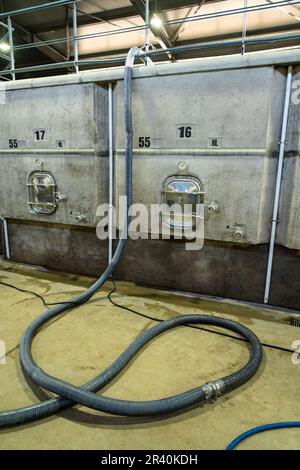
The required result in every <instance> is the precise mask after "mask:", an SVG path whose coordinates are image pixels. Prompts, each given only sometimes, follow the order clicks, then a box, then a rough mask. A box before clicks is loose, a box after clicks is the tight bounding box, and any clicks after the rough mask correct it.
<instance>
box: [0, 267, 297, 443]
mask: <svg viewBox="0 0 300 470" xmlns="http://www.w3.org/2000/svg"><path fill="white" fill-rule="evenodd" d="M0 281H3V282H7V283H10V284H13V285H16V286H18V287H21V288H24V289H27V290H33V291H35V292H38V293H39V294H41V295H43V296H44V297H45V299H46V300H47V301H48V302H55V301H64V300H68V299H69V298H70V297H71V296H74V295H76V294H78V293H79V292H81V291H82V290H83V289H84V288H86V287H87V286H88V285H90V283H91V279H88V278H83V277H78V276H72V275H62V274H56V273H48V272H46V271H43V270H37V269H33V268H31V267H29V266H21V265H13V264H8V263H5V262H0ZM110 287H111V286H110V285H109V284H107V286H106V288H105V289H104V290H103V291H102V292H101V293H98V294H97V295H96V296H95V298H94V299H92V301H90V302H89V304H87V305H85V306H83V307H82V308H80V309H76V310H74V311H73V312H69V313H68V314H66V315H65V316H64V317H62V318H61V319H59V321H54V322H52V323H51V324H50V325H48V326H47V327H46V328H44V330H43V331H42V332H41V333H40V334H39V335H38V336H37V338H36V339H35V341H34V357H35V358H36V360H37V363H38V364H39V365H40V366H41V367H43V368H44V369H45V370H46V371H47V372H48V373H50V374H52V375H56V376H58V377H60V378H63V379H65V380H67V381H70V382H72V383H74V384H78V385H79V384H81V383H84V382H86V381H88V380H89V379H90V378H92V377H93V376H95V375H96V374H97V373H98V372H99V371H100V370H103V369H104V368H105V367H106V366H107V365H109V364H110V363H111V362H112V361H113V360H114V359H115V358H116V356H117V355H119V354H120V353H121V352H122V351H123V349H124V348H125V347H126V346H127V345H128V344H129V343H130V342H131V341H132V340H133V339H134V338H135V337H136V336H137V335H138V334H139V333H140V332H142V331H144V330H145V329H147V328H149V327H150V326H151V325H152V324H153V322H151V321H148V320H146V319H143V318H141V317H138V316H136V315H134V314H131V313H128V312H125V311H124V310H121V309H118V308H116V307H114V306H112V305H111V304H110V303H109V302H108V300H107V299H106V294H107V292H108V290H109V289H110ZM0 298H1V303H0V339H1V340H3V341H5V342H6V345H7V351H8V357H7V364H6V365H0V382H1V387H0V402H1V409H2V410H9V409H12V408H17V407H22V406H24V405H29V404H31V403H37V402H38V399H37V397H36V395H35V394H34V393H33V392H32V390H31V389H30V387H29V386H28V385H27V383H26V381H25V380H24V378H23V375H22V372H21V370H20V367H19V359H18V354H19V351H18V344H19V340H20V336H21V334H22V332H23V331H24V329H25V328H26V326H27V325H28V324H29V323H30V322H31V321H32V320H33V319H34V318H35V317H36V316H37V315H39V314H40V313H41V312H43V311H44V307H43V305H42V304H41V302H40V300H38V299H37V298H35V297H33V296H32V295H29V294H24V293H20V292H17V291H15V290H12V289H11V288H8V287H4V286H3V285H0ZM115 299H116V300H117V301H118V302H119V303H121V304H123V305H126V306H129V307H132V308H134V309H136V310H139V311H141V312H145V313H148V314H150V315H152V316H158V317H160V318H165V319H167V318H170V317H172V316H175V315H179V314H186V313H205V314H212V315H222V316H224V317H226V318H231V319H233V320H237V321H240V322H242V323H244V324H245V325H246V326H248V327H249V328H251V329H252V330H253V331H255V332H256V334H257V335H258V336H259V338H260V339H261V341H263V342H266V343H272V344H274V345H277V346H282V347H285V348H291V344H292V342H293V341H294V340H297V339H300V329H299V328H295V327H292V326H289V325H287V324H286V323H285V322H286V316H285V315H283V314H282V313H279V312H276V311H274V310H268V311H267V312H266V311H265V310H261V309H259V308H257V307H254V306H251V307H250V306H245V305H243V306H241V305H239V304H238V303H236V302H235V303H233V302H221V303H220V302H216V301H213V300H200V299H193V298H187V297H183V296H178V295H175V294H173V293H168V292H163V291H158V290H154V289H146V288H143V287H137V286H135V285H134V284H131V283H124V282H122V283H121V282H120V283H118V293H117V294H116V295H115ZM264 352H265V356H264V360H263V364H262V366H261V369H260V371H259V373H258V374H257V375H256V377H255V378H253V379H252V380H251V381H250V382H249V383H247V384H246V385H244V386H243V387H241V388H240V389H238V390H236V391H235V392H233V393H230V394H229V395H226V396H224V397H222V398H221V399H219V400H218V401H217V402H216V403H213V404H208V405H205V406H203V407H198V408H195V409H193V410H188V411H187V412H182V413H178V414H176V415H172V416H168V417H165V418H162V419H159V420H153V419H127V418H123V417H117V416H108V415H104V414H101V413H97V412H93V411H90V410H87V409H85V408H83V407H81V408H79V407H76V408H73V409H70V410H67V411H65V412H63V413H62V414H60V415H59V416H55V417H51V418H49V419H45V420H42V421H40V422H37V423H34V424H32V425H26V426H23V427H19V428H11V429H5V430H1V431H0V449H110V450H113V449H224V448H225V446H226V445H227V444H228V443H229V442H230V441H231V440H232V439H233V438H234V437H235V436H236V435H237V434H239V433H241V432H243V431H245V430H247V429H248V428H250V427H253V426H257V425H260V424H264V423H268V422H274V421H283V420H284V421H287V420H297V419H298V420H299V417H300V401H299V373H300V365H299V366H296V365H294V364H293V363H292V361H291V354H290V353H288V352H282V351H278V350H274V349H271V348H264ZM247 357H248V348H247V345H246V344H245V343H242V342H240V341H236V340H234V339H229V338H226V337H222V336H219V335H216V334H214V333H210V332H205V331H196V330H194V329H190V328H185V327H182V328H178V329H177V330H173V331H172V332H169V333H168V334H165V335H163V336H161V337H159V338H158V339H156V340H155V341H153V342H152V343H151V344H150V345H148V347H146V348H145V349H144V351H143V352H142V353H141V354H140V355H139V356H138V357H137V358H136V359H135V360H134V361H133V363H132V364H131V366H130V367H128V368H127V370H126V371H125V372H124V373H123V374H122V376H120V377H118V379H116V380H115V381H114V383H113V384H111V385H110V386H109V387H107V388H106V389H105V391H104V394H105V395H109V396H112V397H119V398H123V399H126V398H127V399H135V400H141V399H144V400H147V399H155V398H162V397H166V396H168V395H171V394H175V393H179V392H182V391H184V390H186V389H189V388H193V387H196V386H198V385H200V384H203V383H204V382H207V381H208V380H211V379H215V378H218V377H221V376H223V375H225V374H228V373H231V372H232V371H234V370H236V369H238V368H240V366H241V365H242V364H243V363H244V362H245V361H246V360H247ZM240 448H241V449H300V429H292V430H280V431H273V432H268V433H264V434H261V435H259V436H256V437H253V438H251V439H249V440H248V441H247V442H246V443H244V444H243V445H241V446H240Z"/></svg>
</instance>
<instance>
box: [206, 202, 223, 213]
mask: <svg viewBox="0 0 300 470" xmlns="http://www.w3.org/2000/svg"><path fill="white" fill-rule="evenodd" d="M219 212H220V204H219V203H218V201H208V202H207V213H208V215H214V214H218V213H219Z"/></svg>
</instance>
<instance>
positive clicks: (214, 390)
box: [202, 379, 225, 401]
mask: <svg viewBox="0 0 300 470" xmlns="http://www.w3.org/2000/svg"><path fill="white" fill-rule="evenodd" d="M202 390H203V392H204V393H205V397H206V400H207V401H211V400H217V398H219V397H220V396H221V395H223V393H224V391H225V382H224V381H223V380H221V379H219V380H214V381H213V382H208V383H206V384H204V385H203V386H202Z"/></svg>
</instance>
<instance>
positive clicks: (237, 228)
mask: <svg viewBox="0 0 300 470" xmlns="http://www.w3.org/2000/svg"><path fill="white" fill-rule="evenodd" d="M227 228H229V229H232V230H234V233H233V238H234V239H235V240H237V241H241V240H245V238H247V227H246V225H243V224H235V225H227Z"/></svg>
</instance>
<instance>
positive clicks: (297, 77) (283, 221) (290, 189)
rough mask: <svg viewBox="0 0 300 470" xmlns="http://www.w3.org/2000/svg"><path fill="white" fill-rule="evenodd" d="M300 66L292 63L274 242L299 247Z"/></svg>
mask: <svg viewBox="0 0 300 470" xmlns="http://www.w3.org/2000/svg"><path fill="white" fill-rule="evenodd" d="M299 123H300V68H299V67H295V68H294V72H293V85H292V94H291V102H290V110H289V119H288V127H287V136H286V152H285V156H284V168H283V175H282V190H281V200H280V211H279V224H278V229H277V237H276V243H278V244H280V245H283V246H286V247H288V248H292V249H294V250H300V190H299V188H300V127H299Z"/></svg>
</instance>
